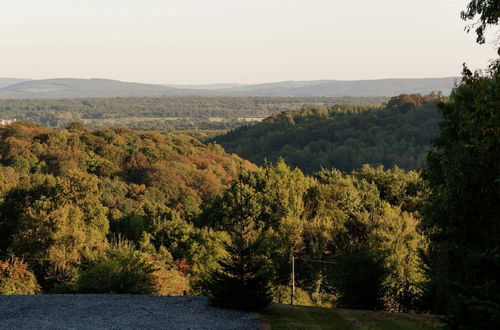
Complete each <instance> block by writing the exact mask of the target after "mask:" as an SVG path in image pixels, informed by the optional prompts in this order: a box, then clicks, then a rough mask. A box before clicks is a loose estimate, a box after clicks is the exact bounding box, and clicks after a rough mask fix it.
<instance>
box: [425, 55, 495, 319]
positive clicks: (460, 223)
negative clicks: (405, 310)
mask: <svg viewBox="0 0 500 330" xmlns="http://www.w3.org/2000/svg"><path fill="white" fill-rule="evenodd" d="M440 109H441V112H442V114H443V121H442V123H441V126H440V128H441V133H440V136H439V138H438V139H437V140H436V141H435V147H434V149H433V150H432V152H430V153H429V155H428V171H427V177H428V180H429V184H430V187H431V189H432V195H431V199H430V205H429V208H428V211H427V217H426V218H427V226H428V229H429V231H430V233H431V252H432V257H433V258H432V263H431V267H432V268H431V269H432V272H431V276H432V280H433V283H434V286H433V287H434V290H435V297H437V301H436V304H437V307H438V310H445V311H447V312H448V313H449V315H450V324H451V325H452V326H453V327H459V326H462V327H469V328H490V327H491V326H492V325H493V324H495V323H496V324H497V325H498V324H499V323H500V283H499V279H500V255H499V250H500V70H499V66H498V64H497V65H493V66H491V67H490V70H489V71H488V72H487V73H486V74H484V75H481V74H480V73H474V74H473V73H471V72H470V71H469V70H468V69H464V74H463V79H462V83H461V84H460V85H459V86H458V87H456V88H455V89H454V90H453V92H452V94H451V98H450V101H449V102H448V103H442V104H441V105H440Z"/></svg>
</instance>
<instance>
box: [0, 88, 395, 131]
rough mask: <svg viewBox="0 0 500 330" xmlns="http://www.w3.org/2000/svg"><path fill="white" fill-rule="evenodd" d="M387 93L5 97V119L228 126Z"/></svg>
mask: <svg viewBox="0 0 500 330" xmlns="http://www.w3.org/2000/svg"><path fill="white" fill-rule="evenodd" d="M386 101H387V98H385V97H357V98H356V97H316V98H313V97H304V98H299V97H294V98H292V97H194V96H192V97H165V98H153V97H136V98H132V97H129V98H125V97H116V98H86V99H60V100H43V99H40V100H29V99H12V100H0V119H1V118H5V119H14V118H17V119H20V120H31V121H36V122H39V123H41V124H43V125H45V126H47V127H54V128H55V127H57V128H64V127H65V126H66V125H67V124H69V123H70V122H73V121H84V122H85V123H86V124H87V126H88V127H90V128H98V127H111V126H126V127H131V128H136V129H155V130H158V129H229V128H235V127H238V126H241V125H242V124H244V123H245V122H242V121H241V120H239V119H240V118H250V119H251V118H255V117H257V118H264V117H267V116H269V115H270V114H272V113H274V112H277V111H283V110H291V109H300V108H302V107H305V106H321V105H325V106H327V105H332V104H339V103H352V104H381V103H383V102H386Z"/></svg>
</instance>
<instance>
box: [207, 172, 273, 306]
mask: <svg viewBox="0 0 500 330" xmlns="http://www.w3.org/2000/svg"><path fill="white" fill-rule="evenodd" d="M232 188H233V190H234V192H235V200H234V202H235V203H234V204H235V205H233V206H237V207H236V208H234V209H233V211H234V212H233V213H232V216H233V226H232V229H229V231H228V233H229V235H230V242H227V243H226V246H225V248H226V251H227V253H228V257H227V258H225V259H224V260H222V261H220V269H219V270H217V271H215V272H214V273H213V275H212V278H211V283H210V293H211V297H212V302H213V303H214V304H215V305H217V306H221V307H226V308H235V309H242V310H259V309H262V308H265V307H266V306H268V305H269V304H270V303H271V301H272V294H271V287H270V279H271V274H270V271H269V267H268V265H267V262H266V259H265V257H263V253H262V249H263V246H264V244H263V235H262V230H261V228H260V225H259V223H257V222H255V221H254V219H253V217H252V214H254V212H252V209H253V208H254V207H258V204H257V203H256V200H255V195H253V194H251V189H249V187H247V186H246V185H245V184H243V183H242V182H241V181H237V182H236V183H235V184H233V187H232Z"/></svg>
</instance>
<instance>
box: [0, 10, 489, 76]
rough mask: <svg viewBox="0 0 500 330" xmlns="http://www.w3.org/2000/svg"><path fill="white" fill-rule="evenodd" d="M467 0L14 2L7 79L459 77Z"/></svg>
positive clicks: (4, 53) (5, 24) (0, 44)
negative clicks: (461, 17) (461, 12)
mask: <svg viewBox="0 0 500 330" xmlns="http://www.w3.org/2000/svg"><path fill="white" fill-rule="evenodd" d="M467 3H468V1H467V0H418V1H415V0H378V1H373V0H349V1H340V0H231V1H227V0H182V1H181V0H71V1H68V0H43V1H42V0H15V1H2V5H1V7H0V77H22V78H54V77H77V78H91V77H99V78H110V79H118V80H124V81H137V82H150V83H181V84H182V83H211V82H240V83H257V82H267V81H281V80H314V79H348V80H354V79H374V78H389V77H402V78H406V77H408V78H409V77H443V76H454V75H458V74H459V73H460V71H461V67H462V63H463V62H464V61H465V62H467V63H468V64H469V65H470V66H471V67H475V68H481V67H485V66H486V65H487V61H488V59H491V58H494V57H495V51H494V49H493V46H491V45H484V46H477V45H475V43H474V37H473V35H467V34H466V33H465V32H464V31H463V29H464V26H465V23H464V22H462V21H461V20H460V17H459V13H460V10H462V9H464V8H465V5H466V4H467Z"/></svg>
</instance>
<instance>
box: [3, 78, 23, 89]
mask: <svg viewBox="0 0 500 330" xmlns="http://www.w3.org/2000/svg"><path fill="white" fill-rule="evenodd" d="M28 80H29V79H21V78H0V88H4V87H7V86H10V85H14V84H17V83H20V82H23V81H28Z"/></svg>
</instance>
